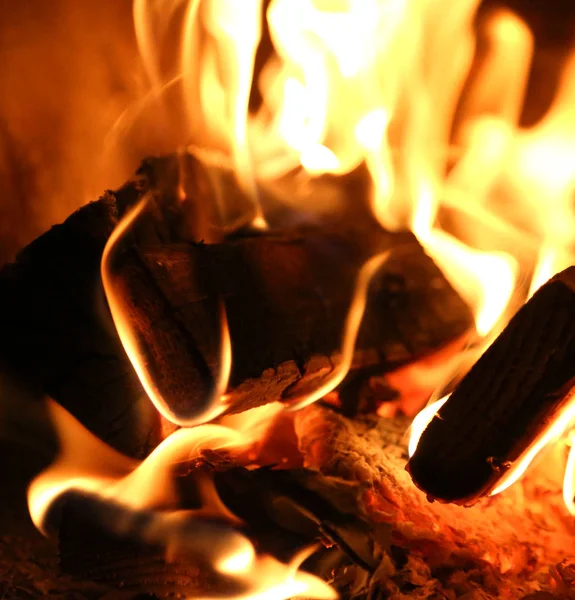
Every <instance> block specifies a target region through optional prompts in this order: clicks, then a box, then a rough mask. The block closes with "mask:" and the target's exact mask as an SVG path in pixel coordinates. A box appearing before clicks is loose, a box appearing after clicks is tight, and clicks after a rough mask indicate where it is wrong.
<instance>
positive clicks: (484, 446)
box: [408, 267, 575, 504]
mask: <svg viewBox="0 0 575 600" xmlns="http://www.w3.org/2000/svg"><path fill="white" fill-rule="evenodd" d="M574 307H575V268H574V267H570V268H569V269H567V270H565V271H563V272H562V273H559V274H558V275H556V276H555V277H553V278H552V279H551V280H550V281H549V282H548V283H546V284H545V285H544V286H542V287H541V288H540V289H539V290H538V291H537V292H536V294H535V295H534V296H533V297H532V298H531V300H529V302H527V304H526V305H525V306H524V307H523V308H522V309H521V310H520V311H519V312H518V313H517V314H516V315H515V317H514V318H513V319H512V320H511V321H510V323H509V324H508V326H507V327H506V329H505V330H504V331H503V332H502V333H501V335H500V336H499V337H498V339H497V340H496V341H495V342H494V343H493V345H492V346H491V347H490V348H489V349H488V350H487V351H486V352H485V354H484V355H483V356H482V357H481V358H480V360H479V361H478V362H477V363H476V364H475V366H474V367H473V368H472V369H471V371H470V372H469V373H468V374H467V376H466V377H465V378H464V379H463V380H462V381H461V383H460V384H459V386H458V387H457V389H456V390H455V391H454V392H453V393H452V394H451V396H450V398H449V399H448V400H447V402H446V403H445V404H444V405H443V406H442V407H441V408H440V409H439V418H436V419H433V420H432V421H431V422H430V423H429V425H428V427H427V429H426V430H425V431H424V432H423V434H422V436H421V439H420V441H419V444H418V446H417V450H416V452H415V454H414V455H413V457H412V458H411V460H410V462H409V465H408V468H409V471H410V473H411V475H412V477H413V481H414V482H415V484H416V485H417V486H418V487H420V488H421V489H422V490H423V491H425V492H426V493H427V494H428V495H429V497H430V498H431V499H438V500H441V501H445V502H456V503H458V504H472V503H473V502H476V501H477V500H478V499H479V498H480V497H482V496H484V495H486V494H488V493H489V492H491V491H492V490H493V489H494V488H496V486H498V483H500V482H501V480H502V478H503V477H505V478H506V479H507V480H508V479H509V478H510V477H511V476H512V475H513V474H517V476H518V475H519V472H518V471H519V469H520V468H521V467H522V465H523V464H524V463H523V460H522V457H524V456H525V454H526V451H527V450H528V449H534V448H535V447H536V446H537V444H540V445H544V443H545V439H544V438H545V436H546V435H549V434H550V433H551V432H550V430H549V428H550V427H551V426H552V424H553V423H556V426H557V425H561V423H560V421H559V419H561V420H562V421H563V424H562V428H564V427H566V426H567V425H568V423H569V421H570V420H571V419H572V412H573V407H572V392H571V390H572V388H573V385H574V382H575V368H574V364H575V329H574V328H573V325H572V324H573V315H574V314H575V313H574ZM570 415H571V416H570ZM560 433H561V431H558V432H556V433H555V434H553V435H552V437H553V438H555V437H557V434H559V435H560ZM527 464H528V463H527ZM522 470H523V469H522ZM498 487H501V485H499V486H498Z"/></svg>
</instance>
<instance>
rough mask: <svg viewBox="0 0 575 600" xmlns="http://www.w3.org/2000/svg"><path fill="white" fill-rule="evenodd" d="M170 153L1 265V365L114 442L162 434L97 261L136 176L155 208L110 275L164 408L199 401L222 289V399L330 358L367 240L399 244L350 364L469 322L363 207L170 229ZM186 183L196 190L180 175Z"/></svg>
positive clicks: (430, 342)
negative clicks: (192, 238)
mask: <svg viewBox="0 0 575 600" xmlns="http://www.w3.org/2000/svg"><path fill="white" fill-rule="evenodd" d="M190 160H191V159H190ZM192 164H193V166H194V169H195V171H194V170H193V169H192V171H193V173H194V176H193V178H192V179H194V180H196V181H197V186H196V188H194V189H196V191H197V194H198V202H200V201H201V202H206V196H209V194H210V191H209V189H208V187H207V183H206V182H205V181H204V179H202V177H203V175H202V173H203V172H202V169H201V168H200V166H198V164H197V163H194V162H193V161H192ZM174 165H176V166H174ZM176 167H177V164H176V163H175V161H174V160H173V159H170V158H165V159H154V160H152V161H149V162H148V163H146V165H145V166H144V167H143V170H142V171H141V172H140V173H139V176H138V178H137V179H136V180H135V181H134V182H129V183H128V184H127V185H126V186H125V187H124V188H122V189H121V190H119V191H118V192H115V193H106V194H105V195H104V196H103V197H102V198H101V199H100V200H99V201H97V202H94V203H91V204H89V205H87V206H85V207H83V208H81V209H80V210H79V211H77V212H76V213H74V214H73V215H72V216H71V217H70V218H68V219H67V220H66V221H65V222H64V223H63V224H62V225H59V226H56V227H53V228H52V229H51V230H50V231H48V232H47V233H46V234H44V235H43V236H41V237H40V238H38V239H37V240H36V241H34V242H33V243H32V244H30V245H29V246H28V247H27V248H25V249H24V250H23V251H22V252H21V253H20V255H19V257H18V259H17V261H16V262H15V263H13V264H10V265H7V266H5V267H4V268H3V269H2V270H0V332H1V335H0V366H2V367H3V368H6V369H7V370H9V371H10V372H12V373H16V374H18V375H20V377H21V379H22V380H23V381H26V382H27V383H29V384H32V385H34V386H35V387H36V388H37V389H38V390H40V391H41V392H44V393H47V394H49V395H51V396H52V397H53V398H54V399H56V400H57V401H58V402H60V404H62V405H63V406H64V407H66V408H67V409H68V410H70V411H71V412H72V413H73V414H74V415H75V416H77V417H78V418H79V419H80V420H81V421H82V422H83V423H85V424H87V425H88V426H89V427H90V428H91V429H92V430H93V431H94V432H95V433H96V434H97V435H99V436H100V437H101V438H103V439H104V440H106V441H107V442H109V443H111V444H112V445H114V446H115V447H116V448H118V449H120V450H122V451H124V452H127V453H129V454H139V455H141V454H145V452H146V448H148V449H149V447H152V446H153V445H154V444H155V443H157V440H158V437H159V433H158V431H159V427H158V423H157V417H156V415H155V411H154V409H153V407H152V406H151V404H150V403H149V401H148V400H147V398H146V397H145V394H144V392H143V390H142V387H141V385H140V383H139V381H138V380H137V378H136V376H135V374H134V370H133V368H132V365H131V364H130V362H129V360H128V359H127V357H126V355H125V352H124V350H123V348H122V346H121V344H120V342H119V340H118V337H117V334H116V332H115V330H114V326H113V324H112V323H111V320H110V318H109V315H108V313H107V311H106V307H105V300H104V298H103V294H102V289H101V282H100V274H99V268H100V260H101V256H102V252H103V249H104V246H105V244H106V241H107V240H108V237H109V235H110V233H111V231H112V230H113V228H114V227H115V225H116V224H117V222H118V219H119V218H120V217H121V216H122V215H123V214H124V213H125V212H126V210H127V209H128V208H129V207H130V206H133V205H134V204H135V203H136V202H137V201H138V199H139V198H140V197H141V196H142V194H143V193H144V192H146V191H147V190H151V191H152V192H153V193H154V195H155V200H156V204H155V205H153V209H154V211H156V212H159V213H160V218H155V217H154V215H153V211H152V214H151V216H147V217H146V219H144V221H143V223H141V224H138V226H137V227H136V229H135V230H134V232H133V234H132V235H131V236H130V238H129V240H128V241H127V243H126V245H125V247H123V250H122V254H121V256H120V258H121V260H120V269H119V270H118V271H117V272H115V273H114V276H115V277H117V280H116V281H121V282H122V285H123V286H124V293H123V297H124V298H126V301H127V302H128V303H131V306H130V310H131V312H132V315H133V319H134V321H133V323H132V325H133V326H134V327H135V328H136V329H138V328H139V331H140V333H141V334H142V335H144V334H145V335H146V336H147V337H146V338H145V339H144V341H145V343H146V344H147V345H148V346H147V351H148V352H147V354H146V356H147V357H149V356H150V355H154V356H155V357H156V359H155V360H156V362H155V365H156V367H157V371H156V372H155V373H153V375H154V377H155V378H157V380H158V381H161V383H162V384H163V387H164V389H163V392H164V394H165V395H166V397H167V399H168V400H169V399H170V396H171V397H172V399H173V398H175V399H176V400H175V401H174V405H175V409H176V410H179V409H180V408H181V405H180V404H179V400H178V399H181V398H183V399H184V400H185V401H187V402H189V401H190V400H189V398H190V397H191V399H192V401H193V402H198V403H201V402H203V401H204V398H205V396H206V392H207V391H208V390H209V389H210V387H211V385H212V382H213V379H214V377H215V375H216V372H217V370H218V367H219V365H218V351H217V350H218V349H217V342H218V339H219V336H218V335H217V331H216V326H217V324H216V321H217V319H216V316H215V313H216V301H217V299H218V298H220V297H221V298H223V299H224V301H225V303H226V311H227V315H228V321H229V324H230V331H231V336H232V345H233V359H234V363H233V369H232V374H231V382H230V391H231V392H232V394H233V395H234V396H235V399H234V404H233V407H232V409H233V410H244V409H246V408H249V407H252V406H257V405H259V404H262V403H265V402H269V401H273V400H278V399H281V398H282V396H283V395H284V393H285V392H286V390H288V389H289V388H290V386H292V385H293V384H295V383H296V382H299V381H302V380H304V381H305V380H306V379H309V378H314V377H317V376H318V369H319V372H320V374H321V373H325V372H327V371H328V370H329V365H330V364H331V363H332V362H333V360H337V353H338V351H339V347H340V343H341V335H342V325H343V318H344V315H345V314H346V311H347V309H348V304H349V299H350V297H351V294H352V288H353V284H354V282H355V277H356V275H357V270H358V268H359V267H360V266H361V264H362V263H363V261H364V260H366V259H367V258H369V257H370V256H371V255H372V254H374V253H376V252H380V251H385V250H390V249H391V250H392V251H393V249H394V248H399V247H401V248H402V250H401V252H397V253H395V252H392V255H391V258H390V260H389V262H388V263H387V264H386V265H385V266H384V268H383V269H382V270H381V272H380V274H379V275H378V277H377V278H376V281H374V282H373V285H372V286H371V292H370V298H369V302H368V309H367V311H366V316H365V319H364V323H363V326H362V329H361V331H360V334H359V339H358V344H357V352H356V356H355V358H356V360H355V365H354V366H355V367H357V366H361V367H367V368H369V367H372V368H376V369H378V370H381V371H386V370H389V369H390V368H392V367H393V366H395V365H397V364H403V363H406V362H409V361H411V360H413V359H415V358H417V357H419V356H422V355H425V354H427V353H429V352H431V351H433V350H435V349H437V348H439V347H441V346H443V345H444V344H445V343H447V342H449V341H451V340H453V339H455V338H457V337H459V336H460V335H462V334H463V333H464V332H467V331H469V329H470V328H471V327H472V316H471V314H470V311H469V309H468V307H467V306H466V305H465V303H464V302H463V301H462V300H461V298H460V297H459V296H458V295H457V294H456V292H455V291H454V290H453V288H452V287H451V286H450V285H449V284H448V283H447V281H446V280H445V278H444V277H443V275H442V273H441V272H440V271H439V269H438V268H437V267H436V266H435V264H434V263H433V261H432V260H431V259H430V258H429V257H427V256H426V255H425V253H424V252H423V249H422V248H421V246H420V245H419V243H418V242H417V240H416V238H415V237H414V236H413V235H412V234H411V233H408V232H398V233H389V232H386V231H383V230H382V229H381V228H379V226H377V225H375V224H374V223H373V222H372V221H367V222H366V221H365V219H364V220H363V221H362V218H361V217H360V218H359V219H358V224H354V226H353V227H350V228H346V227H343V225H342V224H340V227H339V230H338V228H337V227H334V226H333V224H330V229H329V231H328V230H325V231H324V230H323V229H322V228H321V226H319V227H316V228H315V229H310V228H309V227H308V228H304V229H298V230H291V231H284V232H275V233H274V232H270V233H266V234H264V235H261V236H254V235H252V236H248V237H241V236H239V237H238V236H236V237H235V238H231V239H227V240H225V241H221V242H220V243H213V244H202V243H200V242H196V243H184V242H182V240H185V239H186V235H188V234H189V233H190V232H189V231H188V232H187V233H186V232H184V233H182V231H181V228H182V223H181V222H180V217H181V215H180V214H179V212H178V211H180V210H184V209H185V210H186V211H188V212H189V213H190V214H194V210H193V208H194V207H193V206H192V207H190V206H188V205H186V206H184V208H182V209H180V207H179V205H178V204H177V202H176V198H177V192H176V189H177V186H178V179H177V177H178V176H177V173H178V169H177V168H176ZM158 172H160V173H162V174H163V175H162V176H159V175H158V174H157V173H158ZM166 173H167V175H166ZM187 177H188V179H189V178H190V177H191V175H190V170H189V169H188V172H187ZM186 188H187V190H188V193H189V194H192V193H193V189H192V184H191V183H190V181H189V180H187V181H186ZM190 197H191V196H190ZM212 200H213V199H212ZM201 202H200V203H201ZM184 204H185V203H184ZM192 229H193V228H192ZM192 233H193V234H194V235H196V234H197V231H192ZM158 330H161V333H162V335H155V334H156V333H157V332H158ZM170 344H171V345H172V351H169V350H170V347H169V346H170ZM174 348H175V349H177V351H173V350H174ZM182 349H184V350H185V352H180V351H179V350H182ZM174 359H175V362H174ZM178 360H179V362H178ZM182 362H184V363H185V364H182ZM190 363H193V364H190ZM159 371H161V372H159ZM160 375H161V376H160ZM184 375H186V377H185V378H184ZM196 375H197V377H195V376H196ZM194 377H195V379H194ZM190 382H191V383H190ZM190 389H192V390H195V392H190ZM186 390H187V396H188V397H187V398H186V397H185V396H186ZM184 407H185V406H184ZM125 430H127V431H129V432H130V433H129V434H128V436H127V438H126V437H125V436H126V431H125Z"/></svg>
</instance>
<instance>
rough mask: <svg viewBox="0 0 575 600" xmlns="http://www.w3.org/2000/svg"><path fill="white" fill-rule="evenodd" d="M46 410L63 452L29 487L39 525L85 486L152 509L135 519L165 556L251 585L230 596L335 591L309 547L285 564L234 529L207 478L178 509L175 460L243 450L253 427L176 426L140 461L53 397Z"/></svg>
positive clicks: (118, 527) (119, 527)
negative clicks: (312, 566)
mask: <svg viewBox="0 0 575 600" xmlns="http://www.w3.org/2000/svg"><path fill="white" fill-rule="evenodd" d="M48 410H49V414H50V415H51V418H52V421H53V424H54V427H55V429H56V433H57V436H58V439H59V442H60V452H59V455H58V456H57V458H56V460H55V461H54V462H53V463H52V464H51V465H50V466H49V467H48V468H47V469H45V470H44V471H43V472H42V473H40V474H39V475H38V476H37V477H36V478H35V479H34V480H33V481H32V483H31V484H30V486H29V489H28V503H29V507H30V514H31V516H32V519H33V521H34V523H35V524H36V526H37V527H38V528H39V529H40V530H44V528H45V524H46V518H47V515H48V513H49V511H50V508H51V507H52V506H53V504H54V502H55V501H56V500H57V499H58V498H59V497H61V496H62V495H63V494H64V493H66V492H69V491H71V490H76V491H80V492H84V493H90V494H92V495H94V496H96V497H98V498H100V499H101V500H102V501H110V502H114V503H115V504H119V505H120V506H122V507H127V508H129V509H130V510H132V511H136V514H137V511H147V512H148V513H151V515H152V516H151V518H150V519H148V520H147V521H146V524H145V525H142V522H143V520H138V519H137V518H136V519H134V522H135V523H136V524H135V525H134V527H135V528H136V529H135V532H136V534H137V535H139V536H140V538H142V539H143V540H144V541H147V542H148V543H151V544H156V545H157V544H160V545H164V546H165V547H166V554H167V557H168V558H171V559H174V558H175V557H177V556H182V555H183V556H187V555H191V556H193V557H199V558H201V560H203V561H207V562H208V563H209V564H211V565H212V566H213V568H214V569H215V570H217V571H219V572H220V573H222V574H225V575H229V576H233V577H234V578H236V579H237V580H238V582H240V583H242V584H243V586H242V587H245V589H246V590H248V591H247V592H246V593H245V594H242V595H238V596H235V597H236V598H238V600H239V599H240V598H246V599H247V598H250V599H252V600H254V599H256V598H262V599H263V598H265V599H268V598H269V599H270V600H271V599H274V600H281V599H286V600H287V599H288V598H291V597H299V596H305V597H308V598H320V599H324V598H325V599H331V598H336V597H337V595H336V594H335V592H334V591H333V590H331V588H330V587H329V586H328V585H327V584H325V583H323V582H322V581H321V580H319V579H317V578H316V577H314V576H312V575H309V574H307V573H304V572H302V571H301V570H300V569H299V566H300V564H301V563H302V562H303V560H305V558H307V554H300V555H298V556H296V557H295V558H294V559H293V561H292V562H291V563H290V564H283V563H280V562H279V561H277V560H276V559H274V558H272V557H270V556H266V555H261V556H260V555H259V554H258V553H257V551H256V549H255V547H254V545H253V544H252V542H251V541H250V540H249V539H248V538H247V537H245V535H244V534H242V533H240V531H239V530H238V529H237V526H238V525H241V522H240V521H239V519H238V518H237V517H235V516H234V515H233V514H232V513H231V512H230V511H229V510H228V509H227V507H226V506H225V505H224V504H223V503H222V502H221V500H220V499H219V497H218V496H217V492H216V490H215V487H214V486H213V484H212V483H211V482H210V481H207V482H206V481H203V482H202V481H201V480H200V481H199V485H198V489H199V493H200V497H201V499H202V506H201V508H199V509H196V510H185V511H182V510H180V509H179V507H178V494H177V489H176V485H175V481H174V478H173V475H172V468H173V466H174V465H175V464H177V463H178V462H182V461H190V460H192V459H193V458H195V457H199V456H201V451H202V449H206V448H209V449H211V450H216V451H217V450H225V449H228V450H234V451H237V450H240V449H241V448H243V447H246V446H248V445H250V444H252V443H254V442H255V441H257V439H256V436H255V435H254V433H253V432H254V430H253V429H252V428H250V427H246V428H244V429H237V430H234V429H230V428H229V427H224V426H220V425H203V426H200V427H196V428H194V429H180V430H178V431H176V432H175V433H173V434H172V435H171V436H170V437H169V438H167V439H166V440H164V442H163V443H161V444H160V445H159V446H158V447H157V448H156V449H155V450H154V451H153V452H152V454H150V456H148V457H147V458H146V459H145V460H144V461H143V462H141V463H137V461H134V460H132V459H129V458H127V457H126V456H124V455H122V454H120V453H118V452H117V451H115V450H113V449H112V448H110V447H109V446H107V445H106V444H104V442H102V441H101V440H99V439H97V438H96V437H95V436H94V435H92V434H91V433H90V432H89V431H88V430H87V429H85V428H84V427H83V426H82V425H81V424H80V423H79V422H78V421H77V420H76V419H75V418H74V417H73V416H72V415H70V414H69V413H68V412H67V411H66V410H64V409H63V408H62V407H61V406H60V405H58V404H57V403H55V402H53V401H49V402H48ZM138 522H139V523H140V524H139V525H138ZM108 526H109V527H110V529H111V531H114V530H115V531H117V532H118V533H122V532H126V530H127V528H129V527H131V525H130V524H128V523H126V522H121V520H120V521H118V522H111V523H108ZM138 528H139V529H138ZM230 597H234V596H230ZM206 598H208V596H206Z"/></svg>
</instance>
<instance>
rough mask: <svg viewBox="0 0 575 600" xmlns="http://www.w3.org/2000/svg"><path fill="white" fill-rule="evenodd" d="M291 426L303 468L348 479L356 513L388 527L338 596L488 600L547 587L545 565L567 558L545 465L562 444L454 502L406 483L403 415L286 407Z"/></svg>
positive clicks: (557, 496) (558, 502)
mask: <svg viewBox="0 0 575 600" xmlns="http://www.w3.org/2000/svg"><path fill="white" fill-rule="evenodd" d="M295 427H296V433H297V436H298V439H299V447H300V450H301V452H302V454H303V457H304V464H305V466H306V467H307V469H309V470H310V471H312V472H313V469H316V470H317V471H319V473H321V475H323V476H326V477H329V478H337V479H339V480H340V481H341V482H342V483H347V484H348V485H350V486H352V485H355V487H356V490H357V492H356V495H357V501H358V508H357V514H358V515H360V516H361V517H362V518H363V519H365V520H367V522H368V523H371V524H372V525H373V526H376V525H381V524H387V525H390V526H391V533H390V548H389V551H388V554H387V556H386V557H385V558H384V559H383V560H382V562H381V564H380V566H379V568H378V569H377V570H376V572H375V573H374V574H373V575H372V576H371V577H370V578H369V579H368V581H367V582H366V587H367V588H368V590H364V591H365V593H366V595H365V596H362V595H361V593H357V594H349V595H346V593H345V590H343V589H341V590H340V591H341V594H342V596H344V597H350V598H351V597H358V598H360V597H361V598H364V597H377V598H379V597H385V598H398V599H399V598H405V597H406V595H407V594H413V597H417V598H419V597H421V598H427V597H429V598H432V597H433V598H437V597H440V598H444V597H445V598H451V597H455V596H457V597H459V596H461V597H463V596H464V595H465V593H469V597H481V598H485V599H488V600H492V599H493V600H495V599H496V598H523V597H524V596H527V595H528V594H529V592H535V591H541V592H543V591H549V592H553V591H555V590H556V581H555V579H554V577H553V576H552V575H550V571H551V573H553V572H554V571H555V569H556V567H557V566H558V565H560V563H562V561H563V560H564V558H565V557H566V556H571V555H572V550H571V547H572V536H573V533H572V532H573V524H572V517H571V516H570V515H569V514H568V512H567V510H566V509H565V507H564V505H563V498H562V494H561V479H562V469H561V468H559V469H558V471H559V472H558V473H555V472H554V468H555V467H556V466H557V465H558V464H560V463H561V461H562V460H565V447H559V446H558V447H557V448H555V452H554V453H553V455H550V456H548V457H547V459H546V461H545V462H544V463H542V464H541V465H540V466H539V467H537V468H536V470H535V471H532V472H530V474H529V475H528V476H526V477H525V478H524V479H522V480H521V481H520V482H518V483H516V484H515V485H514V486H512V487H511V488H510V489H509V490H507V491H506V492H505V493H503V494H500V495H498V496H495V497H493V498H483V499H481V500H480V501H479V502H478V503H477V504H476V505H475V506H472V507H462V506H457V505H454V504H444V503H439V502H434V503H430V502H429V501H428V499H427V497H426V495H425V494H424V493H423V492H421V491H420V490H419V489H417V488H416V487H415V486H414V485H413V482H412V481H411V478H410V476H409V473H407V471H406V470H405V465H406V462H407V447H406V446H407V440H408V435H407V434H408V427H409V420H408V419H399V418H395V419H384V418H381V417H376V416H363V417H356V418H355V419H353V420H351V419H348V418H345V417H343V416H342V415H340V414H338V413H336V412H334V411H333V410H331V409H329V408H326V407H323V406H320V405H318V404H316V405H314V406H311V407H308V408H306V409H304V410H302V411H299V412H298V413H296V415H295ZM318 477H319V474H318ZM324 493H325V494H326V497H328V498H329V492H324ZM346 579H347V578H346V577H345V572H343V573H337V572H336V574H335V584H336V585H339V582H341V583H342V584H343V585H345V581H346ZM368 591H370V592H371V593H372V594H373V595H369V594H368V593H367V592H368ZM375 592H377V594H379V595H377V594H376V593H375ZM432 592H434V593H432ZM404 594H405V595H404ZM409 597H411V595H410V596H409Z"/></svg>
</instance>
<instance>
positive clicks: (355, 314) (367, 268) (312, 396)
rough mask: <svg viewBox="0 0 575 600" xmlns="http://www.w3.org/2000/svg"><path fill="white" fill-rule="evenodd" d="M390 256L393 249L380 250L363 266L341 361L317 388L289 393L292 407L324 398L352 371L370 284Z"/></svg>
mask: <svg viewBox="0 0 575 600" xmlns="http://www.w3.org/2000/svg"><path fill="white" fill-rule="evenodd" d="M388 258H389V252H383V253H381V254H377V255H376V256H373V257H372V258H370V259H369V260H368V261H367V262H366V263H365V264H364V265H363V266H362V268H361V269H360V271H359V274H358V276H357V281H356V284H355V288H354V295H353V297H352V299H351V303H350V307H349V310H348V313H347V317H346V320H345V324H344V330H343V339H342V345H341V355H340V358H339V361H338V363H337V364H336V366H335V367H334V368H333V369H332V371H331V372H330V373H329V375H328V376H327V377H326V378H325V380H324V381H323V383H321V384H319V385H317V386H316V387H315V388H314V389H313V391H311V392H306V393H304V394H298V395H297V396H295V397H294V396H291V397H289V400H290V404H289V408H290V410H300V409H301V408H304V407H306V406H309V405H310V404H313V403H314V402H316V401H317V400H319V399H320V398H323V397H324V396H325V395H327V394H329V392H331V391H332V390H334V389H335V388H336V387H337V386H338V385H339V384H340V383H341V382H342V381H343V380H344V378H345V376H346V375H347V373H348V372H349V369H350V367H351V363H352V360H353V352H354V349H355V342H356V339H357V334H358V333H359V328H360V326H361V321H362V319H363V314H364V312H365V307H366V304H367V297H368V292H369V285H370V283H371V281H372V279H373V276H374V275H375V274H376V273H377V271H378V270H379V269H380V268H381V267H382V266H383V265H384V264H385V262H386V261H387V259H388Z"/></svg>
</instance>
